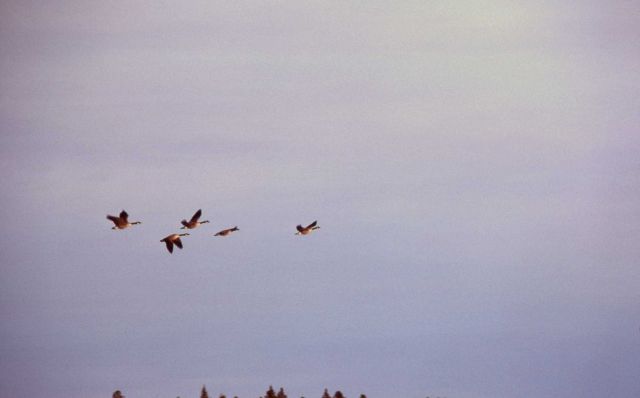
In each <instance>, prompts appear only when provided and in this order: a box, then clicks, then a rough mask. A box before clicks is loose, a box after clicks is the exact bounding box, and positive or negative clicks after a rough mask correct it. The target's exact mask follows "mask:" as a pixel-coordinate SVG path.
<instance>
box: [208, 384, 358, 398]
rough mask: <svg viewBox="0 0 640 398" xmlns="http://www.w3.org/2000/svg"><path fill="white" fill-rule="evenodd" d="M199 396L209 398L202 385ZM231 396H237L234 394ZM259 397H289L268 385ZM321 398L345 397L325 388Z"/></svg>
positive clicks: (281, 389) (282, 390) (282, 389)
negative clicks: (330, 392)
mask: <svg viewBox="0 0 640 398" xmlns="http://www.w3.org/2000/svg"><path fill="white" fill-rule="evenodd" d="M200 398H209V393H208V392H207V388H206V387H205V386H202V392H201V393H200ZM218 398H227V396H226V395H224V394H220V396H219V397H218ZM233 398H238V397H237V396H234V397H233ZM260 398H289V397H287V393H285V392H284V388H282V387H280V390H278V392H276V391H275V390H274V389H273V386H269V389H268V390H267V392H266V393H265V394H264V396H260ZM301 398H305V397H301ZM321 398H346V397H345V396H344V394H343V393H342V392H341V391H340V390H338V391H336V392H335V393H333V396H332V395H331V394H329V390H328V389H326V388H325V389H324V393H323V394H322V397H321ZM360 398H367V396H366V395H364V394H360Z"/></svg>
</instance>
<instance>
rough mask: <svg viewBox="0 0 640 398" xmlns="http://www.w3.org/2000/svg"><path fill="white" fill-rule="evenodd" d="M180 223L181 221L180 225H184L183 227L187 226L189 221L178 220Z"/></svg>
mask: <svg viewBox="0 0 640 398" xmlns="http://www.w3.org/2000/svg"><path fill="white" fill-rule="evenodd" d="M180 223H182V225H184V226H185V227H188V226H189V223H188V222H187V220H182V221H180Z"/></svg>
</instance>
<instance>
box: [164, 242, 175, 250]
mask: <svg viewBox="0 0 640 398" xmlns="http://www.w3.org/2000/svg"><path fill="white" fill-rule="evenodd" d="M164 243H165V244H166V245H167V250H169V253H173V242H171V241H170V240H169V239H167V240H165V241H164Z"/></svg>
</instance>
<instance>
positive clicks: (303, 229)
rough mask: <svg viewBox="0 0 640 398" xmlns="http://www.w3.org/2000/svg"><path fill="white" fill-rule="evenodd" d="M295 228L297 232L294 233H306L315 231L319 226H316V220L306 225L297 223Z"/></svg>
mask: <svg viewBox="0 0 640 398" xmlns="http://www.w3.org/2000/svg"><path fill="white" fill-rule="evenodd" d="M296 229H297V230H298V232H296V235H308V234H310V233H311V232H312V231H315V230H316V229H320V227H319V226H318V221H317V220H316V221H314V222H312V223H311V224H309V225H307V226H306V227H303V226H302V225H298V226H297V227H296Z"/></svg>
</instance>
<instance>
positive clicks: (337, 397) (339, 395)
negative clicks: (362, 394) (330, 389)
mask: <svg viewBox="0 0 640 398" xmlns="http://www.w3.org/2000/svg"><path fill="white" fill-rule="evenodd" d="M333 398H344V395H342V392H341V391H340V390H338V391H336V393H335V394H333Z"/></svg>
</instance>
